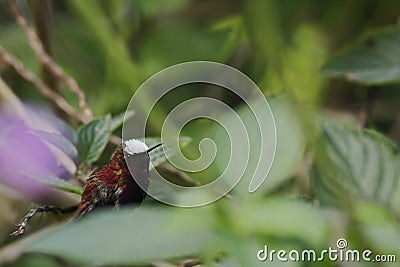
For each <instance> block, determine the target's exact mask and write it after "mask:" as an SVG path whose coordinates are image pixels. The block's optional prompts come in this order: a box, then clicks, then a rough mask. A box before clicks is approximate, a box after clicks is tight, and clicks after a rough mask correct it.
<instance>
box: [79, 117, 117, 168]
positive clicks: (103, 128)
mask: <svg viewBox="0 0 400 267" xmlns="http://www.w3.org/2000/svg"><path fill="white" fill-rule="evenodd" d="M110 121H111V116H110V115H109V114H108V115H106V116H105V117H102V118H100V119H96V120H93V121H91V122H89V123H88V124H85V125H83V126H82V127H80V128H79V130H78V151H79V155H80V157H81V165H80V168H82V167H84V166H85V165H87V164H90V163H93V162H95V161H96V160H97V159H98V158H99V157H100V155H101V153H102V152H103V150H104V148H105V147H106V145H107V142H108V140H109V139H110V135H111V131H110Z"/></svg>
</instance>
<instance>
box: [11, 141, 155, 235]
mask: <svg viewBox="0 0 400 267" xmlns="http://www.w3.org/2000/svg"><path fill="white" fill-rule="evenodd" d="M161 145H162V143H161V144H157V145H155V146H153V147H151V148H149V147H148V146H147V145H146V144H145V143H144V142H142V141H140V140H137V139H129V140H127V141H125V142H123V143H122V144H121V145H119V146H118V147H117V149H116V150H115V152H114V154H113V155H112V157H111V159H110V160H109V162H107V163H106V164H104V165H103V166H101V167H99V168H97V169H95V170H94V171H93V172H92V173H91V174H90V175H89V177H88V178H87V179H86V181H85V186H84V190H83V193H82V195H81V201H80V203H79V205H77V206H72V207H68V208H57V207H54V206H49V205H38V206H37V207H35V208H32V209H31V210H30V211H29V212H28V213H27V214H26V215H25V216H24V218H23V219H22V220H21V222H20V223H19V224H17V228H16V230H15V231H14V232H13V233H11V235H22V234H24V233H25V229H26V227H27V225H28V222H29V221H30V220H31V219H32V217H34V216H35V215H36V214H38V213H42V212H52V213H56V214H64V213H71V212H75V211H76V210H77V214H76V216H75V218H74V221H77V220H79V219H80V218H82V217H83V216H85V215H87V214H88V213H90V212H91V211H93V210H94V209H96V208H99V207H107V206H111V207H114V208H116V209H118V208H119V206H120V205H129V204H131V205H140V203H142V202H143V200H144V198H145V197H146V195H147V189H148V186H149V166H150V156H149V153H150V152H151V151H153V150H154V149H156V148H158V147H159V146H161ZM139 184H140V185H139Z"/></svg>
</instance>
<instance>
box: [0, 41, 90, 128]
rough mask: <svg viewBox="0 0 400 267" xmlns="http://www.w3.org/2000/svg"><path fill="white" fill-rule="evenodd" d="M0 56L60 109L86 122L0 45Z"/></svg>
mask: <svg viewBox="0 0 400 267" xmlns="http://www.w3.org/2000/svg"><path fill="white" fill-rule="evenodd" d="M0 58H1V59H2V60H3V61H4V63H6V64H7V65H9V66H11V67H12V68H14V69H15V71H16V72H17V73H18V74H19V75H20V76H21V77H22V78H24V79H25V80H26V81H28V82H30V83H32V84H33V85H34V86H35V87H36V88H37V89H38V91H39V93H41V94H42V95H43V96H44V97H46V98H47V99H49V100H51V101H53V102H54V103H55V104H56V105H57V106H58V107H59V108H60V109H61V110H63V111H64V112H65V113H66V114H68V115H69V116H71V117H72V118H74V119H76V120H78V121H80V122H86V119H85V118H84V117H83V116H82V115H81V114H80V113H78V112H77V111H76V110H75V109H74V108H73V107H72V106H71V105H70V104H68V102H67V101H66V100H65V99H64V98H63V97H62V96H61V95H60V94H58V93H56V92H54V91H53V90H51V89H50V88H49V87H48V86H47V85H46V84H45V83H44V82H43V81H41V80H40V79H39V78H37V77H36V75H35V74H34V73H33V72H31V71H30V70H28V69H27V68H25V67H24V65H23V64H22V63H21V62H20V61H19V60H18V59H16V58H14V57H13V56H12V55H10V54H9V53H8V52H7V51H6V50H5V49H4V48H2V47H0Z"/></svg>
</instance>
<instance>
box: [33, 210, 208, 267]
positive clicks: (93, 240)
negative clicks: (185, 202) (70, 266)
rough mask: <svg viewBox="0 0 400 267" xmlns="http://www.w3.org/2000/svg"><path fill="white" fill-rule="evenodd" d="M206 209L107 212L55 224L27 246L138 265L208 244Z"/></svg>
mask: <svg viewBox="0 0 400 267" xmlns="http://www.w3.org/2000/svg"><path fill="white" fill-rule="evenodd" d="M209 210H210V209H209V208H198V209H196V210H194V209H191V210H189V209H176V208H172V207H168V208H163V209H160V208H157V209H156V208H139V209H136V210H133V209H132V208H127V209H121V210H120V211H118V213H116V212H115V211H113V210H107V211H105V212H98V213H95V214H93V215H91V216H88V217H87V218H85V219H84V220H81V221H79V222H78V223H73V224H69V225H64V226H62V227H58V228H55V229H53V231H51V232H50V233H47V234H46V235H42V236H40V237H38V238H36V239H35V240H34V242H33V243H32V244H31V245H30V246H29V247H28V249H27V250H28V252H40V253H45V254H50V255H56V256H61V257H63V258H66V259H68V260H71V261H76V262H79V263H81V264H90V265H93V264H95V265H115V264H117V265H127V264H143V263H148V262H149V261H153V260H161V259H173V258H177V257H184V256H189V255H193V254H196V253H198V252H199V251H200V250H202V249H203V248H205V247H207V246H209V245H212V244H213V243H214V240H215V238H214V236H213V233H212V232H211V231H210V230H208V229H209V228H210V227H209V222H208V220H209V219H208V218H209V217H210V216H211V214H210V212H209ZM83 251H84V253H82V252H83ZM81 264H79V265H80V266H81Z"/></svg>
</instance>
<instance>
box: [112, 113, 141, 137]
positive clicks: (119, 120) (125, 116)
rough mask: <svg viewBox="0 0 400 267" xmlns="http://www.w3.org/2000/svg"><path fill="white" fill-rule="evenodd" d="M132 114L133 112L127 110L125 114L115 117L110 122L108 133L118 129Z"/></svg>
mask: <svg viewBox="0 0 400 267" xmlns="http://www.w3.org/2000/svg"><path fill="white" fill-rule="evenodd" d="M134 114H135V112H133V111H132V110H127V111H126V112H122V113H120V114H118V115H115V116H114V117H113V118H112V120H111V121H110V132H114V131H115V130H117V129H118V128H119V127H121V126H122V123H124V121H126V120H128V119H130V118H131V117H132V116H133V115H134Z"/></svg>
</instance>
